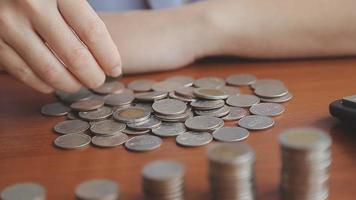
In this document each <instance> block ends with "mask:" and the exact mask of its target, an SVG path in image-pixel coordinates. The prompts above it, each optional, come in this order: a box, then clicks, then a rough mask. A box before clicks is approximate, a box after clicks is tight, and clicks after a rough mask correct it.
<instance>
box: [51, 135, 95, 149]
mask: <svg viewBox="0 0 356 200" xmlns="http://www.w3.org/2000/svg"><path fill="white" fill-rule="evenodd" d="M90 142H91V138H90V136H89V135H86V134H77V133H70V134H66V135H62V136H59V137H57V138H56V139H55V140H54V144H55V145H56V146H57V147H60V148H63V149H78V148H82V147H85V146H87V145H89V144H90Z"/></svg>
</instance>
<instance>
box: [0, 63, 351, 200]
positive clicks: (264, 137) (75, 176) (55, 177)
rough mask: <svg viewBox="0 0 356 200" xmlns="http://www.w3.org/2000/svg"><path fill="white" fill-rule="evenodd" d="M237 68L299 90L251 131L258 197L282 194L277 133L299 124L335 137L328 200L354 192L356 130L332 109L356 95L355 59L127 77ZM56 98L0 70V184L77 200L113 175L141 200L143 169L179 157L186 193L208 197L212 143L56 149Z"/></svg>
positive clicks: (213, 66) (213, 71)
mask: <svg viewBox="0 0 356 200" xmlns="http://www.w3.org/2000/svg"><path fill="white" fill-rule="evenodd" d="M232 73H253V74H255V75H256V76H258V77H259V78H277V79H281V80H283V81H284V82H285V83H286V85H287V86H288V87H289V89H290V91H291V92H292V93H293V94H294V99H293V100H292V101H290V102H288V103H286V104H285V106H286V109H287V111H286V112H285V113H284V114H283V115H282V116H280V117H277V118H276V125H275V126H274V127H273V128H271V129H269V130H266V131H260V132H253V133H252V134H251V135H250V137H249V138H248V139H247V140H246V141H245V143H247V144H250V145H251V146H252V147H253V148H254V149H255V151H256V154H257V163H256V176H257V190H258V199H263V200H275V199H279V194H278V182H279V170H280V157H279V146H278V143H277V137H278V135H279V134H280V133H281V131H283V130H285V129H287V128H291V127H298V126H313V127H318V128H322V129H324V130H326V131H327V132H329V133H330V135H331V136H332V138H333V146H332V151H333V166H332V169H331V195H330V199H335V200H347V199H350V200H351V199H355V196H356V189H355V186H356V173H355V169H356V168H355V167H356V137H355V136H356V130H350V129H346V128H343V127H342V126H341V125H340V124H338V123H337V121H336V120H334V119H333V118H332V117H330V115H329V113H328V105H329V103H330V102H331V101H333V100H335V99H337V98H340V97H343V96H345V95H351V94H355V93H356V59H338V60H333V59H329V60H307V61H281V62H237V61H233V62H215V63H211V62H209V63H203V64H195V65H194V66H190V67H186V68H183V69H180V70H177V71H171V72H162V73H152V74H145V75H135V76H128V77H125V78H124V80H123V81H124V82H125V83H127V82H129V81H131V80H134V79H138V78H148V79H155V80H162V79H164V78H166V77H169V76H172V75H178V74H184V75H190V76H193V77H195V78H198V77H201V76H209V75H210V76H219V77H225V76H227V75H229V74H232ZM52 101H55V98H54V97H53V96H51V95H43V94H39V93H36V92H34V91H32V90H30V89H28V88H27V87H25V86H24V85H22V84H20V83H18V82H17V81H15V80H13V79H12V78H11V77H9V76H8V75H5V74H2V75H0V189H3V188H4V187H6V186H7V185H10V184H13V183H16V182H23V181H34V182H38V183H41V184H43V185H44V186H45V187H46V189H47V194H48V199H51V200H55V199H60V200H63V199H74V188H75V187H76V186H77V185H78V184H79V183H80V182H82V181H84V180H87V179H92V178H110V179H113V180H116V181H118V182H119V183H120V189H121V194H122V197H123V198H122V199H130V200H131V199H137V200H138V199H140V197H141V193H140V190H141V186H140V183H141V180H140V178H141V177H140V172H141V169H142V167H143V166H144V165H145V164H146V163H148V162H150V161H153V160H158V159H174V160H177V161H181V162H183V163H184V164H185V165H186V167H187V176H186V188H187V197H188V198H187V199H191V200H203V199H208V192H209V191H208V182H207V158H206V150H207V146H205V147H199V148H182V147H179V146H177V145H176V144H175V142H174V139H164V143H163V145H162V147H161V148H159V149H158V150H155V151H152V152H148V153H134V152H128V151H127V150H125V149H124V148H123V147H118V148H114V149H99V148H94V147H89V148H86V149H83V150H74V151H65V150H60V149H57V148H55V147H53V145H52V142H53V140H54V139H55V138H56V137H57V136H58V135H56V134H55V133H53V132H52V128H53V126H54V125H55V124H56V123H57V122H59V121H62V120H63V119H64V118H62V117H59V118H56V117H54V118H50V117H44V116H42V115H41V114H40V113H39V110H40V108H41V106H42V105H44V104H46V103H49V102H52Z"/></svg>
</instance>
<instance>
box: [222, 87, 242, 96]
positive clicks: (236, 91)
mask: <svg viewBox="0 0 356 200" xmlns="http://www.w3.org/2000/svg"><path fill="white" fill-rule="evenodd" d="M219 89H220V90H223V91H224V92H225V93H226V94H227V95H229V96H233V95H239V94H240V89H239V88H238V87H234V86H227V85H224V86H222V87H220V88H219Z"/></svg>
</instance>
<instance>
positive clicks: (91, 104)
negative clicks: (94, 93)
mask: <svg viewBox="0 0 356 200" xmlns="http://www.w3.org/2000/svg"><path fill="white" fill-rule="evenodd" d="M103 105H104V101H103V100H99V99H86V100H82V101H77V102H74V103H72V104H71V105H70V107H71V108H72V109H73V110H77V111H89V110H95V109H98V108H100V107H102V106H103Z"/></svg>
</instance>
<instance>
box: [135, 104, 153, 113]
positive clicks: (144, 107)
mask: <svg viewBox="0 0 356 200" xmlns="http://www.w3.org/2000/svg"><path fill="white" fill-rule="evenodd" d="M133 107H137V108H143V109H145V110H147V111H150V112H153V109H152V103H146V102H137V103H135V104H134V106H133Z"/></svg>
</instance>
